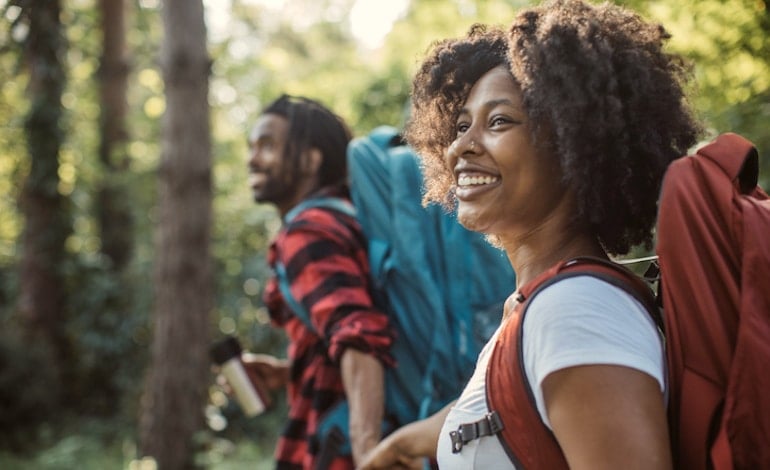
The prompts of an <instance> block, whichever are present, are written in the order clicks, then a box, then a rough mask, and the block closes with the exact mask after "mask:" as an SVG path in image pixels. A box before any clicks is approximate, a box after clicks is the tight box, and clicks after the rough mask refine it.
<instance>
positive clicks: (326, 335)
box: [264, 190, 393, 470]
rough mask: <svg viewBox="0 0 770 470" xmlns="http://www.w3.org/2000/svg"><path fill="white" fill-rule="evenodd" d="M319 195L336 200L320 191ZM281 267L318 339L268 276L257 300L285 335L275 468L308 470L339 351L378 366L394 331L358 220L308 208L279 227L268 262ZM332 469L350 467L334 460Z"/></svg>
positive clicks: (332, 394) (336, 384)
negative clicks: (373, 284)
mask: <svg viewBox="0 0 770 470" xmlns="http://www.w3.org/2000/svg"><path fill="white" fill-rule="evenodd" d="M319 195H323V196H330V195H335V196H343V195H342V194H341V193H339V192H334V191H330V190H326V191H324V193H323V194H319ZM278 260H280V262H281V263H282V264H283V266H285V268H286V271H287V277H288V279H289V282H290V285H291V287H290V289H291V292H292V294H293V296H294V298H295V299H297V301H299V302H300V303H301V304H302V305H303V306H304V307H305V308H306V309H307V311H308V312H310V317H311V321H312V324H313V326H314V328H315V330H316V331H317V332H318V334H317V333H316V332H314V331H312V330H311V329H309V328H308V327H307V326H306V325H305V324H304V323H303V322H302V321H301V320H300V319H298V318H297V317H296V316H294V314H293V313H292V312H291V310H290V309H289V307H288V305H287V304H286V302H284V299H283V296H282V295H281V292H280V288H279V287H278V281H277V279H276V278H275V277H273V278H272V279H270V280H269V281H268V284H267V286H266V288H265V292H264V301H265V305H266V306H267V308H268V310H269V312H270V317H271V319H272V321H273V323H274V324H276V325H278V326H281V327H283V328H284V329H285V330H286V333H287V335H288V338H289V350H288V357H289V359H290V361H291V364H292V365H291V378H290V382H289V385H288V391H287V393H288V404H289V417H288V422H287V425H286V427H285V428H284V430H283V432H282V433H281V437H280V438H279V440H278V446H277V448H276V453H275V457H276V461H277V468H278V469H311V468H313V464H314V460H315V458H316V456H317V454H318V452H319V448H318V447H319V443H318V439H317V438H316V434H315V433H316V426H317V423H318V420H319V418H320V417H321V416H323V414H324V412H325V411H327V410H328V409H329V408H330V407H331V406H332V405H334V404H335V403H336V402H338V401H339V400H340V399H341V398H342V397H343V396H344V389H343V386H342V378H341V375H340V369H339V362H340V359H341V357H342V353H343V352H344V351H345V349H346V348H354V349H356V350H359V351H363V352H367V353H370V354H372V355H373V356H375V357H376V358H378V359H379V360H380V361H382V363H383V364H384V365H385V366H392V365H393V359H392V357H391V356H390V354H389V350H390V345H391V343H392V341H393V333H392V330H391V328H390V326H389V324H388V319H387V317H386V315H385V314H384V313H383V312H382V311H380V310H378V309H377V308H375V307H374V305H373V303H372V298H371V295H370V277H369V263H368V260H367V254H366V243H365V239H364V236H363V234H362V232H361V227H360V226H359V224H358V222H357V221H356V220H355V219H353V218H351V217H348V216H346V215H344V214H341V213H339V212H336V211H333V210H329V209H324V208H311V209H307V210H305V211H303V212H301V213H300V214H299V215H298V216H297V217H296V218H294V220H292V221H291V222H290V223H289V224H287V225H285V226H284V227H283V228H282V229H281V231H280V232H279V233H278V235H277V237H276V239H275V241H274V242H273V243H272V245H271V246H270V251H269V253H268V262H269V263H270V266H271V267H274V266H275V264H276V261H278ZM330 468H331V469H333V470H344V469H345V470H346V469H352V468H353V462H352V459H350V458H349V457H339V458H337V459H335V461H334V462H333V464H332V466H331V467H330Z"/></svg>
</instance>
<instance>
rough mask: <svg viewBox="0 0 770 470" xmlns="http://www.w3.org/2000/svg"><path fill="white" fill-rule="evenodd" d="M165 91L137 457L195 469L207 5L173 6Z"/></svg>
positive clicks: (203, 318) (206, 209)
mask: <svg viewBox="0 0 770 470" xmlns="http://www.w3.org/2000/svg"><path fill="white" fill-rule="evenodd" d="M162 17H163V25H164V35H165V38H164V41H163V46H162V48H161V66H162V68H163V77H164V80H165V89H166V112H165V115H164V123H163V124H164V128H163V151H162V152H163V154H162V158H161V163H160V169H159V207H158V213H159V220H158V227H157V232H156V237H157V238H156V250H157V256H156V270H155V286H156V290H155V297H156V298H155V306H154V338H153V347H152V358H151V364H150V371H149V375H148V381H147V386H146V390H145V394H144V397H143V403H142V408H143V412H142V417H141V429H140V453H141V454H142V456H151V457H153V458H154V459H155V460H156V462H157V464H158V468H159V469H161V470H176V469H185V468H193V467H194V463H193V456H194V452H195V450H196V448H195V443H194V439H193V437H194V435H195V433H196V432H197V431H199V430H200V429H201V428H202V426H203V407H204V404H205V400H206V393H205V391H206V384H207V381H208V380H209V379H210V373H209V360H208V343H209V335H208V333H209V330H208V329H209V315H210V311H211V310H212V307H213V285H212V281H213V280H212V273H211V262H210V253H209V238H210V224H211V197H212V195H211V156H210V153H211V150H210V130H209V106H208V77H209V71H210V60H209V57H208V54H207V51H206V29H205V24H204V18H203V4H202V1H201V0H166V1H164V2H163V6H162Z"/></svg>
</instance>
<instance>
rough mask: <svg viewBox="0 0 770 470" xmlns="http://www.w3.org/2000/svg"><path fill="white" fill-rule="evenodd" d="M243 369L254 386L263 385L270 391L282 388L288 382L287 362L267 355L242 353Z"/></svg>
mask: <svg viewBox="0 0 770 470" xmlns="http://www.w3.org/2000/svg"><path fill="white" fill-rule="evenodd" d="M241 361H242V362H243V367H244V369H246V374H248V376H249V379H251V382H252V383H254V384H257V383H259V384H260V385H262V384H264V386H266V387H267V388H268V389H270V390H277V389H279V388H283V387H285V386H286V384H287V383H288V382H289V361H287V360H285V359H278V358H277V357H274V356H270V355H268V354H252V353H243V354H242V355H241Z"/></svg>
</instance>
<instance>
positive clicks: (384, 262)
mask: <svg viewBox="0 0 770 470" xmlns="http://www.w3.org/2000/svg"><path fill="white" fill-rule="evenodd" d="M348 175H349V178H350V188H351V198H352V200H353V205H351V204H349V203H348V202H347V201H345V200H342V199H336V198H316V199H308V200H305V201H303V202H302V203H301V204H299V205H297V206H295V207H294V208H293V209H292V210H291V211H289V213H288V214H286V216H285V217H284V222H286V223H288V222H289V221H291V220H292V219H293V218H294V217H296V216H297V214H299V213H300V212H302V211H303V210H305V209H308V208H310V207H324V208H328V209H331V210H336V211H339V212H342V213H345V214H348V215H351V216H355V217H356V218H357V219H358V221H359V223H360V224H361V226H362V228H363V231H364V235H365V236H366V238H367V242H368V246H367V249H368V256H369V263H370V265H371V266H370V268H371V275H372V281H373V285H374V289H375V292H374V299H375V303H376V304H377V305H378V306H379V307H380V308H381V309H383V310H384V311H385V312H387V313H388V315H389V317H390V320H391V323H392V324H393V326H394V328H395V330H396V338H397V339H396V341H395V342H394V344H393V347H392V349H391V353H392V355H393V356H394V358H395V359H396V361H397V367H395V368H391V369H386V375H385V387H386V390H385V415H386V418H388V419H386V421H387V422H389V423H391V424H390V425H383V432H384V433H388V432H390V431H391V430H392V428H393V423H394V422H395V423H394V424H395V425H396V426H401V425H404V424H407V423H409V422H412V421H415V420H417V419H420V418H424V417H426V416H429V415H431V414H433V413H434V412H436V411H438V410H440V409H441V408H443V407H444V406H445V405H446V404H447V403H449V402H450V401H452V400H454V399H456V398H457V397H458V396H459V395H460V392H461V391H462V389H463V387H464V386H465V384H466V382H467V381H468V379H469V378H470V376H471V374H472V372H473V369H474V367H475V364H476V358H477V356H478V354H479V352H480V350H481V348H482V347H483V346H484V344H485V343H486V341H487V340H488V339H489V337H490V336H491V335H492V334H493V333H494V331H495V329H496V328H497V326H498V325H499V323H500V319H501V318H502V311H503V303H504V301H505V299H506V298H507V296H508V295H510V293H511V292H513V291H514V290H515V286H516V279H515V275H514V273H513V270H512V268H511V266H510V264H509V262H508V258H507V257H506V256H505V253H504V252H503V251H501V250H498V249H496V248H494V247H492V246H491V245H489V243H488V242H487V241H486V240H485V239H484V236H483V235H481V234H478V233H475V232H471V231H469V230H467V229H465V228H464V227H462V226H461V225H460V224H459V223H458V222H457V220H456V218H455V216H454V214H448V213H446V211H445V210H444V209H442V208H441V207H439V206H436V205H431V206H428V207H423V206H422V203H421V200H422V173H421V171H420V167H419V164H418V160H417V157H416V155H415V154H414V152H413V151H412V150H411V149H410V148H409V147H407V146H406V145H404V143H403V142H402V140H401V137H400V135H399V133H398V131H397V130H396V129H395V128H392V127H388V126H382V127H378V128H376V129H374V130H373V131H372V132H371V133H370V134H369V135H367V136H365V137H361V138H357V139H354V140H353V141H352V142H351V143H350V145H349V147H348ZM276 274H277V276H278V280H279V286H280V288H281V292H282V294H283V296H284V298H285V300H286V302H287V303H288V304H289V305H290V307H291V308H292V310H293V312H294V313H295V314H296V315H297V316H298V317H299V318H300V319H302V320H303V321H304V322H305V324H307V325H309V326H310V327H311V328H312V325H311V324H310V317H309V314H308V312H307V310H305V308H304V307H302V306H301V305H300V303H299V302H297V301H296V299H294V298H293V297H292V296H291V294H290V291H289V283H288V279H287V277H286V273H285V270H284V269H283V267H282V266H280V265H279V266H276ZM347 429H348V414H347V404H346V403H345V402H343V403H340V404H339V405H338V406H337V407H335V408H334V409H332V410H331V411H330V412H329V413H328V415H327V418H326V419H325V420H324V421H323V423H322V424H321V426H320V428H319V433H318V434H319V435H320V436H322V437H321V440H322V442H321V443H320V445H321V448H322V449H323V448H324V447H327V446H330V445H331V446H333V447H335V449H334V452H335V453H342V454H346V453H350V445H349V439H348V435H347ZM330 441H331V442H330Z"/></svg>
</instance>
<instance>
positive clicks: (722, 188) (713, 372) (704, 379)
mask: <svg viewBox="0 0 770 470" xmlns="http://www.w3.org/2000/svg"><path fill="white" fill-rule="evenodd" d="M752 158H756V151H755V150H754V147H753V145H752V144H751V143H750V142H749V141H747V140H746V139H743V138H742V137H740V136H737V135H735V134H725V135H722V136H720V137H718V138H717V139H716V141H715V142H714V143H712V144H710V145H708V146H706V147H704V148H702V149H701V150H700V151H699V152H698V153H697V154H696V155H694V156H688V157H685V158H681V159H679V160H676V161H675V162H673V163H672V164H671V165H670V167H669V169H668V171H667V173H666V176H665V179H664V182H663V189H662V193H661V202H660V210H659V216H658V228H657V233H658V246H657V252H658V256H659V262H660V267H661V282H662V296H663V306H664V309H665V315H664V317H665V323H666V338H667V356H668V361H669V371H670V381H671V392H672V393H671V400H670V403H669V413H670V423H671V427H672V432H671V435H672V438H673V439H674V442H673V449H674V458H675V464H676V465H677V468H697V469H705V468H708V467H707V465H708V460H709V454H711V458H712V462H711V464H712V465H713V468H714V469H717V470H721V469H729V468H770V446H768V442H770V400H769V399H768V390H769V389H770V374H768V373H767V363H768V362H770V341H768V338H770V289H768V279H770V238H769V237H768V234H769V233H770V201H768V198H767V195H766V194H765V193H764V192H763V191H762V190H761V189H760V188H758V187H756V186H755V187H753V188H751V189H749V188H746V185H747V184H750V183H751V182H752V181H753V182H756V181H757V175H756V174H752V169H756V168H757V166H756V165H753V164H752V162H751V159H752ZM747 161H748V164H747V163H746V162H747ZM725 397H727V401H725ZM723 410H724V411H723ZM720 429H721V431H719V430H720ZM715 434H718V435H719V439H718V440H717V442H718V444H717V445H716V446H715V447H713V448H712V443H713V442H714V440H715V439H716V438H717V436H716V435H715ZM730 448H732V451H730ZM733 459H735V460H734V461H733Z"/></svg>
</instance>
